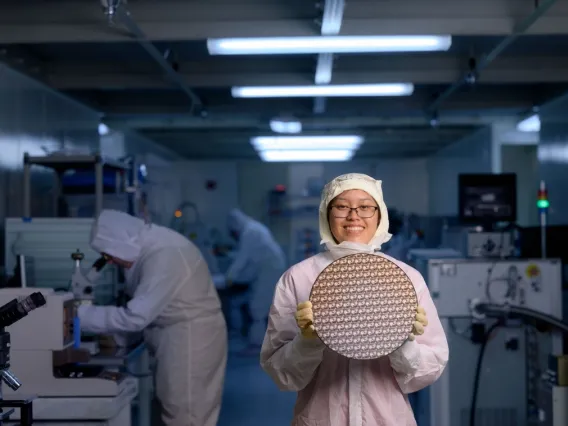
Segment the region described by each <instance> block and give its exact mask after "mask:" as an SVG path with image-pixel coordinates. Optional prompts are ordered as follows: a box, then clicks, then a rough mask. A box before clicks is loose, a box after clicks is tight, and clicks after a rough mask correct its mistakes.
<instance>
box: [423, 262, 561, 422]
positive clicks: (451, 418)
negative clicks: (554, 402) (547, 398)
mask: <svg viewBox="0 0 568 426" xmlns="http://www.w3.org/2000/svg"><path fill="white" fill-rule="evenodd" d="M425 278H426V281H427V283H428V286H429V290H430V293H431V295H432V299H433V301H434V303H435V305H436V308H437V310H438V315H439V317H440V320H441V322H442V325H443V327H444V330H445V331H446V335H447V338H448V343H449V347H450V354H451V356H450V361H449V363H448V365H447V366H446V369H445V371H444V373H443V374H442V376H441V377H440V379H439V380H438V381H437V382H436V383H434V384H433V385H432V386H431V387H430V388H429V401H430V403H429V407H428V411H429V413H428V416H426V417H427V421H424V420H423V421H422V422H421V423H419V425H420V426H428V425H429V426H455V425H468V424H469V423H468V419H469V418H470V417H471V415H472V413H471V411H470V407H471V406H472V405H476V410H475V411H474V415H475V416H477V418H478V419H479V420H480V422H481V423H477V424H482V425H483V426H513V425H514V426H528V425H532V424H539V423H532V422H536V421H537V420H538V418H539V416H542V410H544V408H543V407H544V403H543V402H541V401H542V391H541V389H542V381H541V374H542V372H543V371H544V370H545V369H546V361H547V360H545V359H544V358H545V357H544V354H546V355H548V354H560V353H561V352H562V339H561V338H560V337H559V336H557V335H549V334H544V335H543V334H538V333H537V332H536V331H535V329H534V328H532V327H525V326H523V323H522V322H519V321H515V320H513V319H510V318H509V319H507V321H506V322H505V323H503V324H499V326H500V327H499V328H491V327H493V325H492V323H491V322H489V320H488V319H487V318H485V317H483V316H482V315H478V313H477V311H476V310H475V307H476V306H480V305H479V303H486V304H487V303H489V304H492V305H498V306H505V307H506V308H505V311H504V312H512V311H514V309H521V308H522V309H529V310H531V311H532V312H540V313H547V314H549V315H550V316H552V317H553V318H556V319H557V320H560V319H561V318H562V297H561V291H562V286H561V264H560V262H559V261H558V260H554V259H552V260H544V259H527V260H511V261H508V260H497V259H495V260H490V259H430V260H428V268H427V273H426V274H425ZM501 325H503V326H504V327H501ZM488 329H489V330H491V333H490V343H489V344H487V342H485V340H487V339H486V338H485V337H484V336H486V334H487V330H488ZM483 342H485V345H487V346H488V349H487V353H485V355H484V356H485V360H484V361H483V362H484V365H485V366H487V368H490V369H491V371H492V374H484V375H483V377H482V379H481V383H480V384H479V389H480V390H479V392H477V390H476V389H477V386H474V384H475V383H477V382H478V381H479V378H478V377H479V375H480V369H479V368H476V365H478V363H479V359H481V357H480V356H479V353H480V347H479V344H481V343H483ZM482 348H483V351H485V346H482ZM525 372H526V374H524V373H525ZM466 384H470V386H468V385H466ZM476 394H477V395H478V396H476V397H474V395H476ZM472 399H476V403H475V404H472ZM554 426H556V425H554Z"/></svg>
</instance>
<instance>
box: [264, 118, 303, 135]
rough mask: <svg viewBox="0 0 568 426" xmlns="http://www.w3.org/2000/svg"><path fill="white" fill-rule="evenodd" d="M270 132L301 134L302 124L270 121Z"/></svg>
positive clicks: (298, 122)
mask: <svg viewBox="0 0 568 426" xmlns="http://www.w3.org/2000/svg"><path fill="white" fill-rule="evenodd" d="M270 130H272V131H273V132H274V133H301V132H302V122H300V121H285V120H270Z"/></svg>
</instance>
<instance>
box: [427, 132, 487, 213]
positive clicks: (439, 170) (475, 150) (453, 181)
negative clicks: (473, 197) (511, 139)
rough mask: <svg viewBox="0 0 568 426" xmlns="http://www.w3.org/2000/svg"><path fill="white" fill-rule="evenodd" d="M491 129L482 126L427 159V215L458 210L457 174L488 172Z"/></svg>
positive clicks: (456, 211)
mask: <svg viewBox="0 0 568 426" xmlns="http://www.w3.org/2000/svg"><path fill="white" fill-rule="evenodd" d="M492 149H493V148H492V129H491V127H484V128H482V129H480V130H478V131H477V132H475V133H472V134H471V135H468V136H467V137H465V138H463V139H462V140H460V141H458V142H456V143H455V144H452V145H450V146H448V147H446V148H444V149H442V150H440V151H438V153H436V155H433V156H431V157H429V158H428V161H427V167H426V169H427V175H428V193H429V200H430V202H429V204H430V208H429V212H430V215H431V216H456V215H457V213H458V175H459V174H460V173H491V172H492V155H491V154H492Z"/></svg>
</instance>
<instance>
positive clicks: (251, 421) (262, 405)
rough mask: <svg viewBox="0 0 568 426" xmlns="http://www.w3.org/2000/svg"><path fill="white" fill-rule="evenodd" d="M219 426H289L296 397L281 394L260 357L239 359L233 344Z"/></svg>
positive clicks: (291, 393) (290, 394)
mask: <svg viewBox="0 0 568 426" xmlns="http://www.w3.org/2000/svg"><path fill="white" fill-rule="evenodd" d="M230 346H231V355H230V356H229V363H228V365H227V375H226V378H225V395H224V397H223V407H222V408H221V416H220V418H219V423H218V426H290V421H291V419H292V410H293V407H294V401H295V400H296V394H295V393H294V392H281V391H280V390H278V388H277V387H276V385H275V384H274V382H272V380H271V379H270V377H268V375H267V374H266V373H265V372H264V371H262V369H261V368H260V365H259V359H258V357H257V356H251V357H239V356H238V355H235V354H234V351H236V350H237V349H238V347H239V345H238V342H235V341H232V342H231V344H230Z"/></svg>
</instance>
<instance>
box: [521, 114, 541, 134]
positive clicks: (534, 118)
mask: <svg viewBox="0 0 568 426" xmlns="http://www.w3.org/2000/svg"><path fill="white" fill-rule="evenodd" d="M517 130H518V131H519V132H540V117H539V115H538V114H535V115H531V116H530V117H529V118H525V119H524V120H523V121H521V122H519V123H518V124H517Z"/></svg>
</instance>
